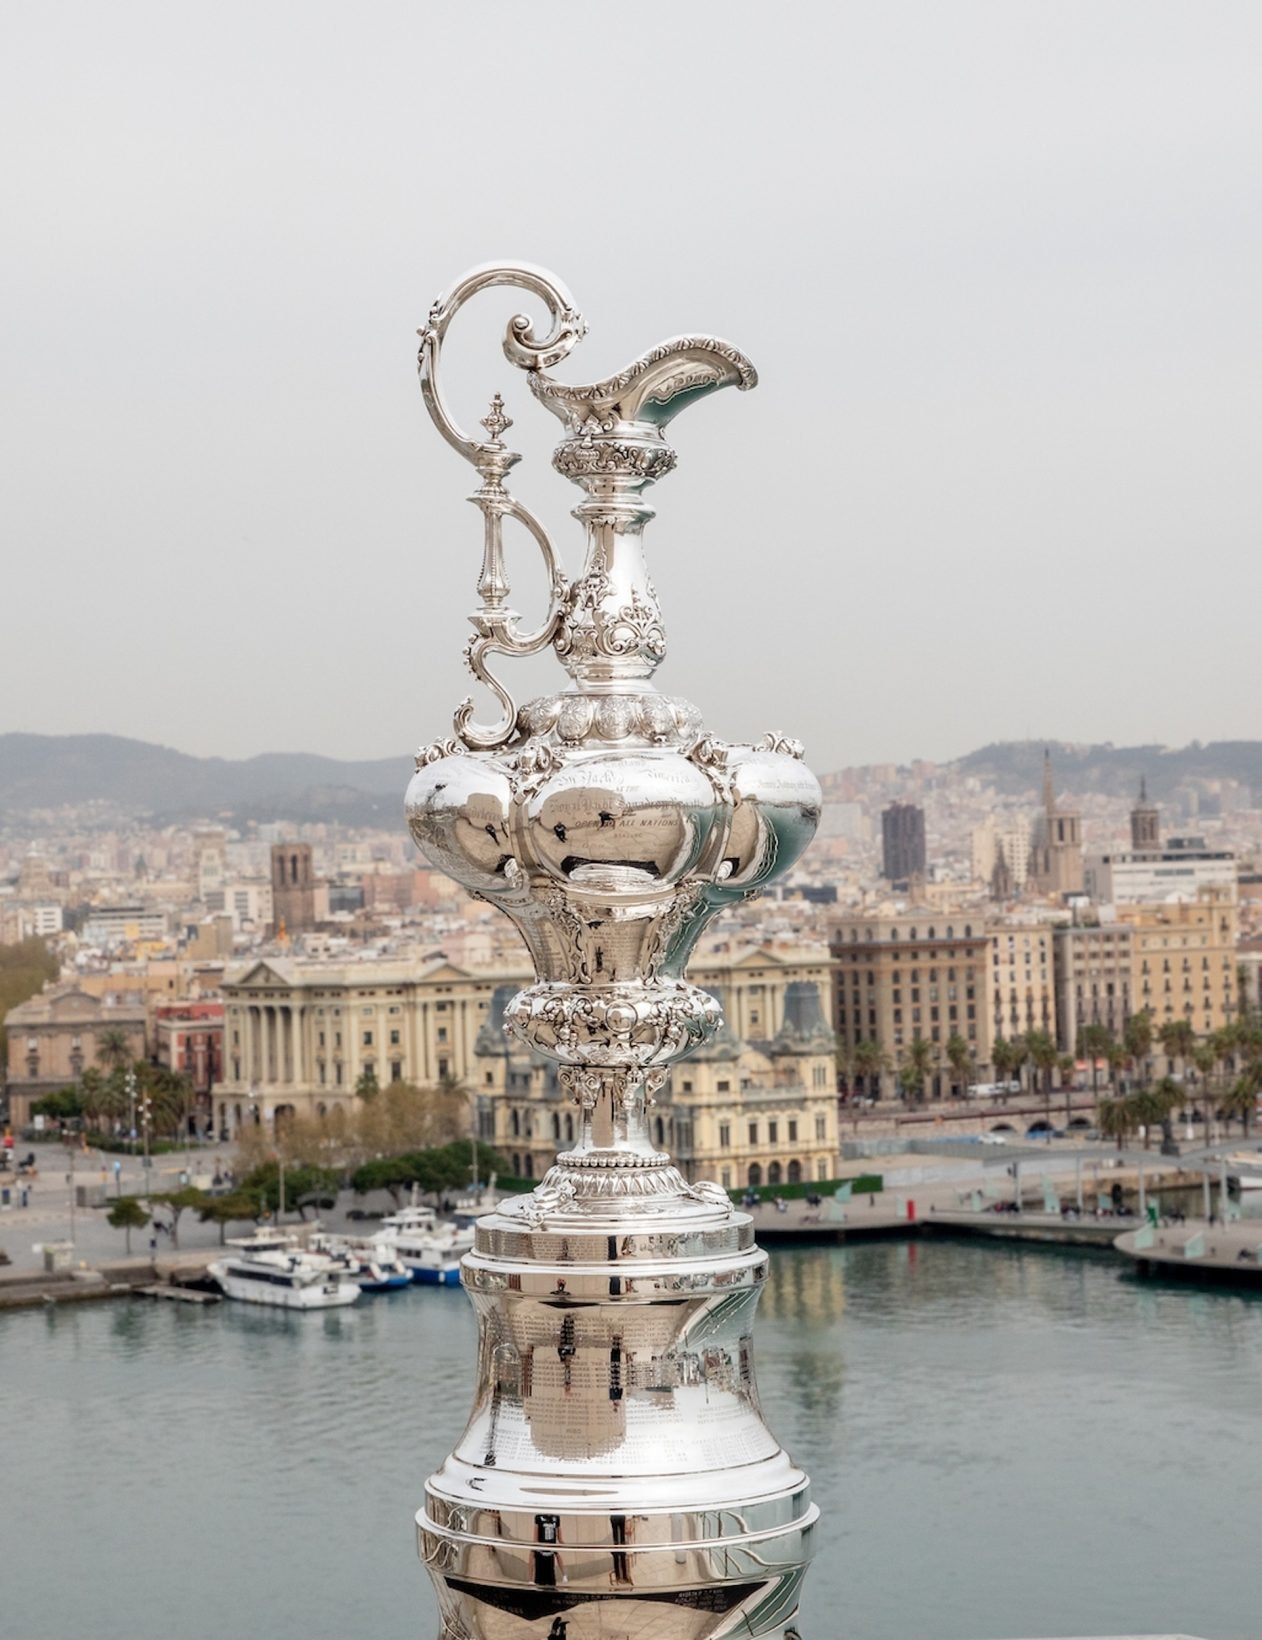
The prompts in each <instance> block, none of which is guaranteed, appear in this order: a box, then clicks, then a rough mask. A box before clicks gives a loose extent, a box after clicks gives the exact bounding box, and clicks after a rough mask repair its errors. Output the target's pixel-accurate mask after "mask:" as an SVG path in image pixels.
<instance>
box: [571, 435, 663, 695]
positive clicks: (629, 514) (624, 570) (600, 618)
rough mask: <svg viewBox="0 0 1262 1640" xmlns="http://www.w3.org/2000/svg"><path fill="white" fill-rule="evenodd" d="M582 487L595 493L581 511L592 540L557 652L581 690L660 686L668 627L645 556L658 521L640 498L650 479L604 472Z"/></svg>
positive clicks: (577, 513) (588, 540) (576, 512)
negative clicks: (648, 527)
mask: <svg viewBox="0 0 1262 1640" xmlns="http://www.w3.org/2000/svg"><path fill="white" fill-rule="evenodd" d="M565 448H566V446H562V450H564V449H565ZM558 453H560V452H558ZM581 482H582V483H583V485H584V488H587V489H588V491H589V493H588V496H587V499H586V500H584V501H583V502H581V503H580V504H579V506H577V507H576V508H575V509H574V517H575V518H577V519H578V521H579V522H580V523H581V524H582V525H583V528H584V531H585V535H586V541H585V557H584V562H583V571H582V574H581V575H580V576H579V578H578V580H577V581H575V583H574V584H573V586H572V587H571V588H570V595H569V598H568V600H567V602H566V607H565V609H564V610H563V612H562V615H561V619H560V622H559V624H558V629H557V635H556V638H555V640H554V647H555V649H556V653H557V655H558V657H559V658H560V660H561V662H562V664H563V665H564V666H565V669H566V671H567V672H568V673H569V674H570V677H571V678H572V679H573V680H574V683H575V686H576V687H577V688H578V689H579V690H580V691H584V692H585V691H596V692H601V691H604V690H608V689H621V688H625V687H626V686H628V685H639V686H642V687H648V688H652V685H651V684H650V682H649V680H650V679H651V678H652V676H653V673H654V672H655V671H656V670H657V667H658V665H659V664H660V662H661V661H662V659H663V657H664V656H665V654H666V628H665V625H664V623H663V621H662V611H661V607H660V605H659V604H658V601H657V592H656V590H655V589H654V586H653V582H652V580H651V578H650V576H649V572H648V565H647V563H646V561H645V557H644V526H645V524H646V523H647V522H648V520H649V519H650V518H652V517H653V509H652V508H651V507H649V506H648V505H646V504H645V502H644V501H643V500H642V498H641V496H640V494H639V490H640V488H642V486H643V483H644V480H642V479H637V478H634V477H632V476H630V475H627V474H616V475H610V474H604V475H591V476H590V477H586V478H584V479H583V480H582V481H581Z"/></svg>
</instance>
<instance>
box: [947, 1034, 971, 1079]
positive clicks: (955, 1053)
mask: <svg viewBox="0 0 1262 1640" xmlns="http://www.w3.org/2000/svg"><path fill="white" fill-rule="evenodd" d="M946 1056H947V1063H948V1064H949V1065H950V1067H951V1071H952V1074H953V1075H955V1076H957V1077H958V1078H959V1082H960V1093H961V1095H964V1094H967V1093H968V1077H969V1071H970V1069H971V1068H972V1064H973V1050H972V1049H971V1048H970V1047H969V1045H968V1043H967V1042H966V1041H965V1040H964V1038H963V1037H962V1036H961V1035H960V1033H959V1032H958V1031H952V1032H951V1034H950V1036H949V1037H947V1045H946Z"/></svg>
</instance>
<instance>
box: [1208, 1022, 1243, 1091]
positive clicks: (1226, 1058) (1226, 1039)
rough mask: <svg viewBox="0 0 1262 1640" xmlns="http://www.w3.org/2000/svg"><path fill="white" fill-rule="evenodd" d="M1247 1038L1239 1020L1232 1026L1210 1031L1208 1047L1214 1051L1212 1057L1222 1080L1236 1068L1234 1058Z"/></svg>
mask: <svg viewBox="0 0 1262 1640" xmlns="http://www.w3.org/2000/svg"><path fill="white" fill-rule="evenodd" d="M1247 1038H1248V1030H1247V1028H1245V1027H1242V1025H1241V1023H1240V1021H1239V1020H1237V1021H1236V1022H1235V1023H1234V1024H1232V1025H1223V1026H1221V1027H1220V1028H1219V1029H1218V1030H1216V1031H1212V1032H1211V1033H1210V1037H1209V1045H1210V1047H1211V1048H1212V1049H1213V1050H1214V1057H1215V1058H1216V1059H1217V1061H1218V1068H1219V1070H1220V1071H1221V1072H1222V1075H1223V1080H1224V1081H1226V1079H1227V1077H1228V1076H1230V1075H1231V1073H1232V1072H1233V1071H1234V1070H1235V1068H1236V1056H1237V1054H1238V1053H1239V1052H1240V1050H1241V1049H1242V1047H1243V1046H1244V1043H1245V1042H1246V1040H1247Z"/></svg>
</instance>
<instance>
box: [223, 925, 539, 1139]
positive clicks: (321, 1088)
mask: <svg viewBox="0 0 1262 1640" xmlns="http://www.w3.org/2000/svg"><path fill="white" fill-rule="evenodd" d="M499 977H501V976H497V975H494V974H476V973H470V972H468V971H466V970H464V969H462V968H457V967H456V966H455V965H454V964H452V963H449V962H447V961H445V960H438V961H435V962H432V963H430V964H429V965H428V966H425V967H418V966H417V965H416V964H415V963H411V962H406V961H396V962H389V961H386V962H348V963H325V962H297V961H290V960H284V959H276V958H271V957H268V958H261V959H260V960H258V961H257V962H255V963H253V964H252V965H251V966H250V967H249V968H247V969H245V970H244V972H241V973H239V974H237V975H235V976H232V977H227V978H225V980H224V984H223V997H224V1050H223V1053H224V1080H223V1082H222V1083H221V1085H220V1086H219V1087H218V1088H217V1089H216V1090H215V1119H216V1122H217V1124H218V1127H219V1129H220V1131H226V1132H228V1133H234V1132H235V1131H236V1130H237V1128H239V1127H241V1126H243V1125H244V1124H245V1123H246V1122H250V1121H254V1122H269V1121H273V1120H274V1119H275V1118H276V1116H277V1115H278V1114H279V1115H280V1116H281V1117H284V1116H288V1115H291V1114H297V1115H304V1116H322V1115H325V1114H327V1113H328V1112H329V1111H332V1110H335V1109H337V1108H339V1107H340V1108H343V1109H345V1108H347V1107H348V1106H349V1104H350V1102H351V1101H352V1100H353V1099H354V1098H355V1088H356V1086H357V1085H358V1084H359V1082H360V1080H361V1078H369V1079H371V1080H372V1081H375V1082H377V1083H378V1084H384V1083H387V1082H415V1083H420V1084H425V1083H434V1082H437V1081H439V1080H440V1079H441V1078H443V1077H455V1078H457V1079H458V1080H461V1081H463V1080H465V1079H466V1078H467V1077H468V1075H469V1073H470V1071H471V1069H472V1064H473V1044H474V1039H475V1038H476V1036H477V1033H478V1029H479V1027H480V1025H481V1024H482V1022H483V1020H484V1018H485V1015H486V1010H487V1007H488V1006H489V1004H490V1000H491V994H492V992H493V991H494V989H495V983H496V980H497V978H499ZM528 978H529V976H528V975H527V973H526V972H525V970H524V969H523V971H522V972H521V974H520V975H518V976H516V982H517V985H524V984H526V983H527V982H528Z"/></svg>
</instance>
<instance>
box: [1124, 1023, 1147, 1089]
mask: <svg viewBox="0 0 1262 1640" xmlns="http://www.w3.org/2000/svg"><path fill="white" fill-rule="evenodd" d="M1122 1044H1123V1046H1124V1047H1125V1049H1126V1057H1127V1059H1129V1060H1130V1062H1131V1064H1132V1065H1133V1066H1134V1068H1135V1071H1136V1074H1137V1075H1138V1076H1139V1079H1140V1081H1141V1083H1144V1084H1147V1082H1148V1079H1149V1076H1150V1074H1151V1066H1150V1064H1149V1060H1150V1058H1151V1056H1152V1015H1151V1014H1150V1013H1149V1012H1148V1010H1147V1008H1144V1009H1141V1011H1140V1012H1139V1013H1137V1014H1132V1015H1131V1016H1130V1018H1129V1019H1128V1020H1127V1021H1126V1024H1125V1025H1124V1026H1123V1027H1122Z"/></svg>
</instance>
